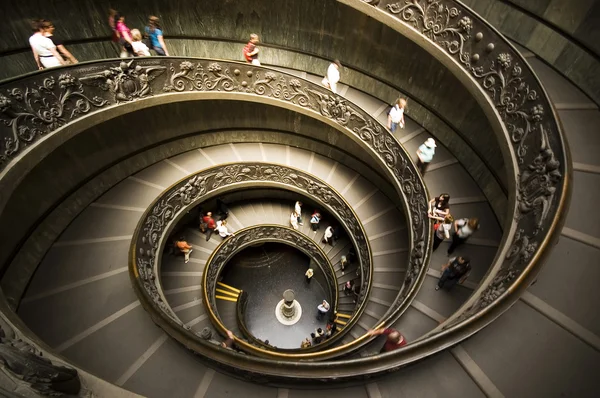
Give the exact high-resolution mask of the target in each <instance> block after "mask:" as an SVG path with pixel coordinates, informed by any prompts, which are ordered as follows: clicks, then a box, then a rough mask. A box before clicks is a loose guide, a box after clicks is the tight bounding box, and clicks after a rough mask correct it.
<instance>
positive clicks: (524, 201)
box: [517, 126, 562, 235]
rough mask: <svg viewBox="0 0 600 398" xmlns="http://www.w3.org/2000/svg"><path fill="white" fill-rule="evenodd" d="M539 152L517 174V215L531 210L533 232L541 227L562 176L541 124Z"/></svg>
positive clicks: (521, 215)
mask: <svg viewBox="0 0 600 398" xmlns="http://www.w3.org/2000/svg"><path fill="white" fill-rule="evenodd" d="M540 130H541V134H540V136H541V141H542V142H541V145H540V152H539V153H538V155H537V156H536V157H535V158H534V159H533V161H532V162H531V163H530V164H529V165H527V167H525V169H524V170H523V171H522V172H521V174H520V176H519V186H518V191H517V192H518V202H519V215H518V217H517V218H518V219H520V218H521V217H523V215H525V214H528V213H530V212H533V214H534V215H535V218H536V222H535V228H534V231H533V234H534V235H535V234H537V233H538V232H539V231H540V230H541V229H542V224H543V222H544V221H545V220H546V218H547V217H548V214H549V212H550V206H551V205H552V202H553V198H554V195H555V193H556V186H557V185H558V183H559V182H560V180H561V178H562V174H561V172H560V162H559V161H558V160H556V158H555V156H554V152H553V151H552V148H551V146H550V144H549V142H548V134H547V132H546V130H544V128H543V127H542V126H540Z"/></svg>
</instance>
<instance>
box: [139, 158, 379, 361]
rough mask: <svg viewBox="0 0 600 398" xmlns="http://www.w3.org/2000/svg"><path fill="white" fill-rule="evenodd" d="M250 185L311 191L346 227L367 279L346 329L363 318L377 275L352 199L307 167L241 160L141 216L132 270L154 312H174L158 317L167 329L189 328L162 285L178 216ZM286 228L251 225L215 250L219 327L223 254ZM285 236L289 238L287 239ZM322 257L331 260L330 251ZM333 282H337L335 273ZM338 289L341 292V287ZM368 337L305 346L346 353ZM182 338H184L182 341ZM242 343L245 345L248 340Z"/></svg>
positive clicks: (209, 276)
mask: <svg viewBox="0 0 600 398" xmlns="http://www.w3.org/2000/svg"><path fill="white" fill-rule="evenodd" d="M248 187H253V188H256V187H262V188H280V189H286V190H291V191H294V192H297V193H299V194H301V195H304V196H307V197H309V198H310V199H311V200H313V201H315V202H316V203H318V204H319V206H321V208H322V209H324V210H326V211H327V212H329V213H330V214H332V215H334V217H336V219H337V220H338V221H339V222H340V224H341V225H342V227H343V228H344V229H345V231H346V232H347V234H348V236H349V238H350V240H351V242H352V244H353V246H354V248H355V249H356V254H357V262H358V267H359V270H360V271H361V280H362V281H363V283H362V286H361V292H360V295H359V297H358V299H357V307H356V309H355V311H354V314H353V317H352V318H351V319H350V320H349V321H348V324H347V325H346V328H347V329H348V330H349V329H350V328H351V327H352V326H353V325H354V324H355V323H356V322H357V321H358V318H359V317H360V315H361V314H362V312H363V311H364V308H365V306H366V300H365V298H366V297H367V296H368V293H369V290H370V289H371V280H372V278H373V265H372V256H371V249H370V246H369V243H368V240H367V236H366V233H365V231H364V229H363V227H362V225H361V223H360V221H359V219H358V216H357V215H356V214H355V213H354V210H353V209H352V207H351V206H350V204H349V203H348V202H346V200H345V199H344V198H343V197H342V196H341V195H340V194H339V193H338V192H337V191H335V190H334V189H333V188H331V187H330V186H329V185H327V184H326V183H325V182H323V181H321V180H319V179H317V178H315V177H313V176H311V175H309V174H307V173H305V172H303V171H301V170H297V169H294V168H291V167H288V166H282V165H277V164H268V163H237V164H225V165H220V166H216V167H213V168H210V169H205V170H202V171H200V172H198V173H195V174H193V175H190V176H188V177H186V178H184V179H182V180H180V181H179V182H177V183H175V184H173V185H172V186H171V187H169V188H168V189H167V190H166V191H165V192H163V193H162V194H161V195H160V196H159V197H158V198H157V199H155V200H154V202H153V203H152V204H151V205H150V206H149V208H148V210H146V212H145V213H144V215H143V216H142V218H141V219H140V221H139V223H138V226H137V228H136V231H135V233H134V237H133V243H132V246H131V261H130V275H131V276H132V281H133V284H134V289H135V290H136V293H138V295H139V296H140V298H142V299H143V300H142V303H143V304H144V306H145V307H146V308H147V309H148V310H149V311H159V312H160V314H162V317H168V323H167V324H164V323H161V322H157V323H158V324H159V325H161V326H163V327H164V328H165V330H166V331H167V333H169V334H171V335H174V333H173V330H172V328H173V327H177V328H181V329H186V328H185V327H184V326H183V322H181V320H179V318H178V317H177V316H176V315H175V313H174V312H173V310H172V309H171V307H170V306H169V305H168V303H167V301H166V299H165V297H164V294H163V293H162V288H161V284H160V258H161V253H162V252H163V249H164V247H165V244H166V241H168V236H169V233H170V231H171V230H172V229H173V228H174V227H175V226H176V224H177V221H178V220H179V219H180V218H181V217H183V215H185V214H186V212H187V211H188V210H189V209H191V208H192V207H194V206H196V205H197V204H199V203H201V202H203V201H206V200H208V199H210V198H211V197H214V196H217V195H222V194H223V193H226V192H230V191H234V190H239V189H244V188H248ZM286 230H288V229H287V228H286V227H282V226H265V227H264V228H262V229H261V226H258V227H249V228H247V229H244V230H241V232H238V233H236V236H235V237H233V238H229V239H227V240H225V241H224V242H222V243H221V246H220V247H219V249H218V250H217V251H215V252H213V255H212V256H211V258H210V259H209V263H211V262H212V261H213V259H214V256H219V257H218V260H215V261H216V263H218V264H219V266H218V267H208V268H207V270H206V271H205V273H204V275H205V276H204V278H205V280H204V283H207V281H210V283H211V285H210V286H205V289H203V290H204V294H205V302H207V303H208V304H209V306H208V308H209V314H210V315H211V318H212V319H213V321H215V322H216V323H217V325H218V329H219V330H220V331H221V332H224V330H225V328H224V326H223V325H222V324H220V323H219V321H218V319H217V317H216V315H215V313H214V312H213V311H214V310H213V309H214V308H216V301H215V300H214V283H216V278H217V275H218V272H220V269H221V267H222V266H224V264H225V262H226V261H222V260H223V256H227V258H229V255H230V254H232V251H233V250H234V251H235V252H234V253H237V251H239V250H241V249H242V248H243V247H245V246H246V245H247V244H251V243H253V241H252V240H251V239H252V237H254V238H256V239H259V238H258V236H259V235H260V234H271V235H273V236H271V237H270V238H269V239H270V240H272V241H274V240H277V237H276V235H277V234H280V235H281V234H283V233H284V232H285V231H286ZM291 231H293V230H291ZM294 232H295V231H293V232H289V231H288V232H285V236H286V237H287V238H289V239H294V240H295V241H297V242H298V243H297V245H301V243H300V242H303V243H302V246H304V247H300V249H303V248H304V249H305V250H306V251H305V253H307V254H308V253H310V252H311V250H309V249H308V248H309V243H310V240H304V239H303V235H302V234H298V233H294ZM280 240H282V241H283V239H280ZM315 246H316V245H315ZM317 248H318V246H316V248H314V250H312V252H315V253H316V252H318V250H320V249H317ZM322 256H323V258H325V259H327V257H326V255H325V254H324V253H323V254H322ZM319 261H321V260H319ZM326 261H327V262H328V260H326ZM332 272H333V271H332ZM330 283H335V276H334V277H333V278H332V281H331V282H330ZM336 285H337V284H336ZM335 291H336V295H337V294H338V287H337V286H336V288H335ZM210 292H212V293H210ZM209 294H210V295H209ZM211 295H212V298H211ZM336 302H337V299H336ZM155 319H156V318H155ZM165 320H166V319H165ZM188 338H190V339H195V335H194V334H193V333H188ZM366 339H367V336H363V338H362V339H358V340H355V341H353V342H352V343H349V344H347V345H345V346H340V347H336V348H334V349H331V350H330V352H325V351H321V352H318V353H307V351H303V354H301V355H304V356H308V357H319V356H327V357H331V356H335V355H339V353H340V352H344V351H345V350H350V349H353V348H356V347H357V346H359V345H360V344H362V343H363V342H364V341H365V340H366ZM331 340H333V339H331ZM336 340H337V339H336ZM333 342H335V340H333V341H332V343H333ZM182 343H184V342H183V341H182ZM240 343H241V345H242V346H244V344H243V342H240ZM328 344H331V343H328ZM321 347H322V346H321ZM244 348H246V349H247V350H248V351H251V352H253V353H254V354H256V355H259V356H266V357H270V358H273V357H275V356H277V357H278V358H279V357H281V358H282V359H287V360H290V359H292V358H294V355H292V354H289V353H285V354H283V353H277V352H268V351H265V350H262V349H257V348H255V347H253V346H251V345H247V346H244ZM319 348H320V347H319Z"/></svg>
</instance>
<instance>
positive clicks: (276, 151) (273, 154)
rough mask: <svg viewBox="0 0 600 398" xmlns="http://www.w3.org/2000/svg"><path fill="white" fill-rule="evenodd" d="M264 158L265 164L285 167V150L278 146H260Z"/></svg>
mask: <svg viewBox="0 0 600 398" xmlns="http://www.w3.org/2000/svg"><path fill="white" fill-rule="evenodd" d="M261 146H262V151H263V153H264V157H265V158H266V161H267V162H272V163H276V164H281V165H285V164H287V149H286V146H285V145H280V144H261Z"/></svg>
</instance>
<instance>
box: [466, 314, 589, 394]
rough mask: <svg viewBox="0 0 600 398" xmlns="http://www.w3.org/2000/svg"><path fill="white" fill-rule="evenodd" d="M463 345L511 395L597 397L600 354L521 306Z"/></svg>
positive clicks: (484, 369) (497, 385)
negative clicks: (517, 381)
mask: <svg viewBox="0 0 600 398" xmlns="http://www.w3.org/2000/svg"><path fill="white" fill-rule="evenodd" d="M515 337H517V338H515ZM490 341H493V342H494V344H490ZM462 346H463V348H464V349H465V350H466V351H467V352H468V354H469V355H470V356H471V358H472V359H473V360H474V361H475V362H476V363H477V365H478V366H479V367H480V368H481V369H482V370H483V372H484V373H485V374H486V375H487V376H488V377H489V378H490V379H491V381H492V382H493V383H494V384H495V385H496V387H498V388H499V389H500V391H501V392H502V393H503V394H504V395H505V396H507V397H531V396H561V395H562V396H565V397H593V396H596V380H597V372H596V369H597V365H598V363H599V361H600V353H598V351H595V350H592V349H590V347H589V346H587V345H586V344H585V343H583V342H582V341H581V340H579V339H577V338H576V337H574V336H573V335H571V334H570V333H569V332H567V331H566V330H564V329H562V328H561V327H560V326H558V325H557V324H555V323H553V322H552V321H550V320H549V319H548V318H546V317H544V316H543V315H541V314H540V313H538V312H536V311H535V310H533V309H532V308H530V307H529V306H527V305H526V304H523V303H521V302H517V303H516V304H515V305H514V306H513V307H512V308H511V309H510V310H509V311H508V312H506V313H505V314H504V315H502V316H501V317H500V318H499V319H497V320H496V321H495V322H494V323H493V324H491V325H490V326H488V327H486V328H485V329H483V330H481V331H480V332H479V333H477V334H476V335H474V336H473V337H471V338H470V339H469V340H467V341H466V342H464V343H463V344H462ZM524 353H526V354H525V355H524ZM517 358H518V364H519V365H518V366H515V361H516V360H517ZM541 364H543V366H541ZM565 364H571V365H570V366H565ZM524 369H526V370H527V371H526V372H525V373H526V375H527V382H526V383H525V382H523V383H516V382H515V380H522V377H523V374H524Z"/></svg>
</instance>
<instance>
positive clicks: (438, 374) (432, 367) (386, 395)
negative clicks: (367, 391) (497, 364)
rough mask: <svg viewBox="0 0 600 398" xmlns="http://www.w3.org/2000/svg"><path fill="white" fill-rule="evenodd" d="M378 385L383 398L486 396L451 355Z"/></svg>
mask: <svg viewBox="0 0 600 398" xmlns="http://www.w3.org/2000/svg"><path fill="white" fill-rule="evenodd" d="M377 385H378V386H379V391H380V392H381V396H382V398H411V397H465V398H474V397H478V398H482V397H484V396H485V395H484V394H483V392H482V391H481V390H480V389H479V388H478V387H477V384H475V382H473V380H472V379H471V378H469V377H468V376H467V374H466V373H465V372H464V369H463V368H462V367H461V366H460V364H459V363H458V362H457V361H456V360H455V359H454V358H453V357H452V355H451V354H450V353H448V352H444V353H442V354H439V355H436V356H434V357H432V358H428V359H427V360H425V361H423V362H421V363H419V364H417V365H415V366H411V367H408V368H406V369H403V370H400V371H399V372H395V373H392V374H390V375H388V376H386V377H385V378H383V379H381V380H378V381H377Z"/></svg>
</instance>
